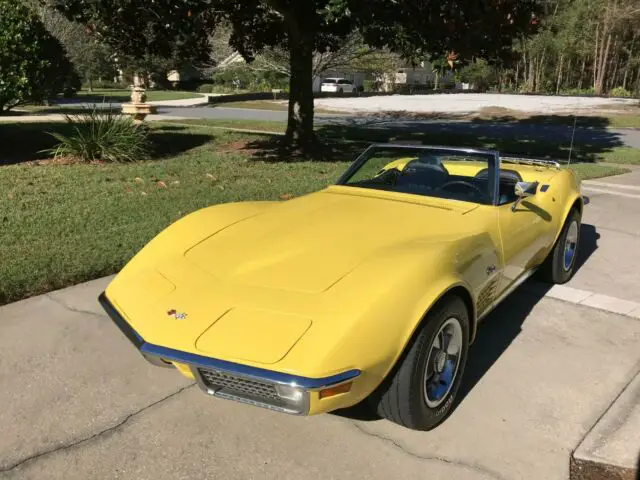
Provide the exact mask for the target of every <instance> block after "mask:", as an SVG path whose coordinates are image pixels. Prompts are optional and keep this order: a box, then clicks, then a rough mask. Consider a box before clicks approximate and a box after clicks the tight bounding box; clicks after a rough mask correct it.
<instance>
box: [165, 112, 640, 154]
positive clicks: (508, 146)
mask: <svg viewBox="0 0 640 480" xmlns="http://www.w3.org/2000/svg"><path fill="white" fill-rule="evenodd" d="M166 123H179V124H185V125H202V126H212V127H217V128H220V127H229V128H238V129H247V130H262V131H269V132H283V133H284V131H285V124H284V123H283V122H273V121H262V120H261V121H256V120H209V119H192V120H176V122H171V121H168V122H166ZM316 130H317V131H318V134H319V135H320V136H321V137H324V138H330V139H333V140H335V139H342V140H344V141H346V142H349V141H355V142H356V143H357V144H358V145H366V144H367V143H372V142H416V143H419V144H437V145H451V146H465V147H477V148H491V149H497V150H498V151H500V152H502V153H504V154H511V155H520V156H532V157H536V158H542V159H552V160H559V161H562V160H566V159H567V158H568V157H569V145H561V144H558V143H555V142H541V141H539V140H530V139H527V138H523V137H519V138H498V137H495V138H494V137H488V136H479V135H469V134H466V135H465V134H459V133H425V132H419V131H418V132H410V131H407V130H406V129H398V128H393V127H392V128H369V127H352V126H342V125H319V126H317V127H316ZM604 142H605V144H606V143H607V142H608V143H609V144H610V145H609V146H605V147H601V146H598V145H594V144H581V143H576V144H575V145H574V148H573V151H572V161H577V162H587V163H594V162H606V163H617V164H640V149H639V148H631V147H621V146H617V145H616V143H617V140H616V139H615V137H614V136H611V138H609V139H604Z"/></svg>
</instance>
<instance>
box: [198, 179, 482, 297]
mask: <svg viewBox="0 0 640 480" xmlns="http://www.w3.org/2000/svg"><path fill="white" fill-rule="evenodd" d="M345 188H346V187H345ZM358 190H360V189H358ZM347 192H348V190H347ZM360 193H361V192H360ZM450 203H454V202H450ZM470 208H473V206H471V207H470V206H469V204H462V203H461V202H457V205H446V204H439V203H432V204H425V203H422V204H416V203H412V202H406V201H398V200H395V201H394V200H389V199H388V198H381V197H380V196H376V195H362V194H360V195H354V194H351V193H350V192H348V193H345V192H344V191H343V190H339V189H338V190H337V191H333V190H332V191H324V192H320V193H316V194H312V195H308V196H305V197H301V198H299V199H296V200H291V201H289V202H286V203H284V204H282V205H279V206H278V207H277V208H272V209H268V210H267V211H265V212H264V213H262V214H261V215H257V216H253V217H251V218H248V219H246V220H244V221H241V222H238V223H235V224H233V225H231V226H229V227H227V228H225V229H223V230H221V231H219V232H217V233H215V234H214V235H211V236H210V237H208V238H206V239H204V240H202V241H200V242H199V243H197V244H196V245H194V246H193V247H191V248H189V249H188V250H187V251H186V252H185V258H186V259H187V260H188V261H189V262H191V263H192V264H193V266H194V267H196V268H200V269H203V270H206V271H207V272H208V273H210V274H211V275H214V276H216V277H218V278H220V279H223V280H226V281H229V282H233V283H236V284H244V285H251V286H258V287H265V288H271V289H279V290H287V291H296V292H305V293H320V292H322V291H325V290H327V289H329V288H331V286H332V285H334V284H336V282H338V281H339V280H340V279H341V278H343V277H344V276H345V275H347V274H348V273H349V272H350V271H352V270H353V269H355V268H356V267H357V266H358V265H359V264H360V263H362V262H363V261H364V260H365V259H367V258H370V257H372V256H374V255H378V254H382V252H384V250H385V249H387V248H390V247H393V246H394V245H397V244H402V243H406V242H408V241H415V240H422V241H436V240H442V239H443V238H445V237H450V236H451V235H459V234H460V233H462V232H463V231H464V230H465V227H464V222H462V221H461V217H462V215H463V214H464V213H466V212H468V211H469V210H470Z"/></svg>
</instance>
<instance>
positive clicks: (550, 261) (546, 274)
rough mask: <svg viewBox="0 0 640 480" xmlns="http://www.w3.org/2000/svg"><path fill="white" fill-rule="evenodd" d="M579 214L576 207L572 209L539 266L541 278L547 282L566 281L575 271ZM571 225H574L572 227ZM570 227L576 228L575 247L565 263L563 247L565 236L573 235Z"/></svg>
mask: <svg viewBox="0 0 640 480" xmlns="http://www.w3.org/2000/svg"><path fill="white" fill-rule="evenodd" d="M581 219H582V218H581V215H580V212H579V211H578V210H577V209H575V208H574V209H573V210H572V211H571V213H569V216H568V217H567V219H566V220H565V222H564V225H563V226H562V231H561V232H560V235H559V236H558V240H557V241H556V243H555V245H554V246H553V249H552V250H551V251H550V252H549V255H548V256H547V258H546V259H545V261H544V263H543V264H542V265H541V266H540V277H541V279H542V280H544V281H546V282H549V283H557V284H562V283H567V282H568V281H569V280H571V277H572V276H573V274H574V272H575V266H576V260H577V258H578V252H579V247H580V224H581ZM572 225H575V226H574V227H572ZM572 229H576V231H577V233H575V247H574V250H573V254H572V255H571V260H570V261H569V262H568V264H567V263H565V261H566V259H565V253H566V251H565V249H566V246H567V237H569V236H570V235H571V236H573V235H572V234H571V233H570V232H571V231H572Z"/></svg>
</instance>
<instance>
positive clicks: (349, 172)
mask: <svg viewBox="0 0 640 480" xmlns="http://www.w3.org/2000/svg"><path fill="white" fill-rule="evenodd" d="M394 148H397V149H398V150H402V149H404V150H408V149H412V150H427V151H437V152H443V153H452V154H456V153H458V154H460V153H464V154H468V155H479V156H483V157H485V158H487V161H488V168H489V172H491V171H492V170H493V172H492V173H493V175H492V177H493V185H492V188H491V205H494V206H496V205H498V199H499V189H500V153H499V152H498V151H496V150H487V149H481V148H465V147H447V146H445V145H413V144H398V143H373V144H371V145H369V146H368V147H367V148H365V149H364V151H363V152H362V153H361V154H360V155H358V156H357V157H356V159H355V160H354V161H353V162H352V163H351V165H349V167H348V168H347V169H346V170H345V172H344V173H343V174H342V175H341V176H340V178H338V180H337V181H336V183H335V185H348V184H347V181H348V180H349V179H350V178H351V177H352V176H353V175H354V174H355V173H356V172H357V171H358V170H359V169H360V167H362V165H364V163H365V162H366V161H367V160H369V158H371V155H372V154H373V152H375V151H376V150H379V149H394Z"/></svg>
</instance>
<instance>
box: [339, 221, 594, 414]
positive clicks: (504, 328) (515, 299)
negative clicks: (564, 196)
mask: <svg viewBox="0 0 640 480" xmlns="http://www.w3.org/2000/svg"><path fill="white" fill-rule="evenodd" d="M599 238H600V234H599V233H598V232H597V230H596V228H595V227H594V226H593V225H589V224H582V225H581V228H580V248H579V251H578V258H577V259H576V271H577V270H579V269H580V268H581V267H582V266H583V265H584V264H585V263H586V262H587V260H588V259H589V257H590V256H591V255H593V252H595V251H596V250H597V248H598V239H599ZM551 287H552V285H551V284H547V283H542V282H539V281H537V280H536V279H535V277H534V278H532V279H531V280H529V281H527V282H525V284H524V285H522V286H521V287H519V288H518V289H517V290H516V291H515V292H513V293H512V294H511V295H509V296H508V297H507V298H506V299H505V300H504V301H503V302H502V303H501V304H500V305H498V306H497V307H496V309H495V310H494V311H493V312H491V313H490V314H489V315H488V316H487V317H486V318H485V319H484V320H483V321H482V323H481V324H480V325H479V327H478V333H477V335H476V338H475V341H474V342H473V344H472V345H471V346H470V348H469V357H468V359H467V366H466V368H465V372H464V377H463V379H462V384H461V385H460V390H458V395H457V398H456V405H455V407H454V408H453V409H452V411H451V413H450V414H455V413H454V412H455V408H457V406H458V405H460V404H461V403H462V402H463V401H464V399H465V398H466V396H467V395H468V394H469V393H470V392H471V391H472V390H473V388H474V387H475V386H476V385H477V384H478V382H479V381H480V380H481V379H482V377H484V375H485V374H486V373H487V372H488V371H489V369H490V368H491V367H492V366H493V364H495V363H496V362H497V361H498V359H499V358H500V357H501V356H502V354H503V353H504V352H505V351H506V350H507V348H509V346H510V345H511V344H512V343H513V341H514V340H515V338H516V337H517V336H518V335H519V334H520V332H521V331H522V325H523V324H524V322H525V321H526V319H527V318H528V316H529V313H530V312H531V310H533V308H534V307H535V306H536V304H537V303H538V302H539V301H540V300H541V299H542V298H543V297H544V296H545V295H546V293H547V292H548V291H549V289H550V288H551ZM332 413H333V414H335V415H338V416H341V417H346V418H350V419H352V420H362V421H372V420H379V419H380V417H379V416H378V415H377V414H376V413H375V412H374V411H373V409H372V408H371V407H370V406H369V404H368V403H367V402H366V401H364V402H361V403H359V404H358V405H355V406H353V407H350V408H346V409H342V410H336V411H335V412H332Z"/></svg>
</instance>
